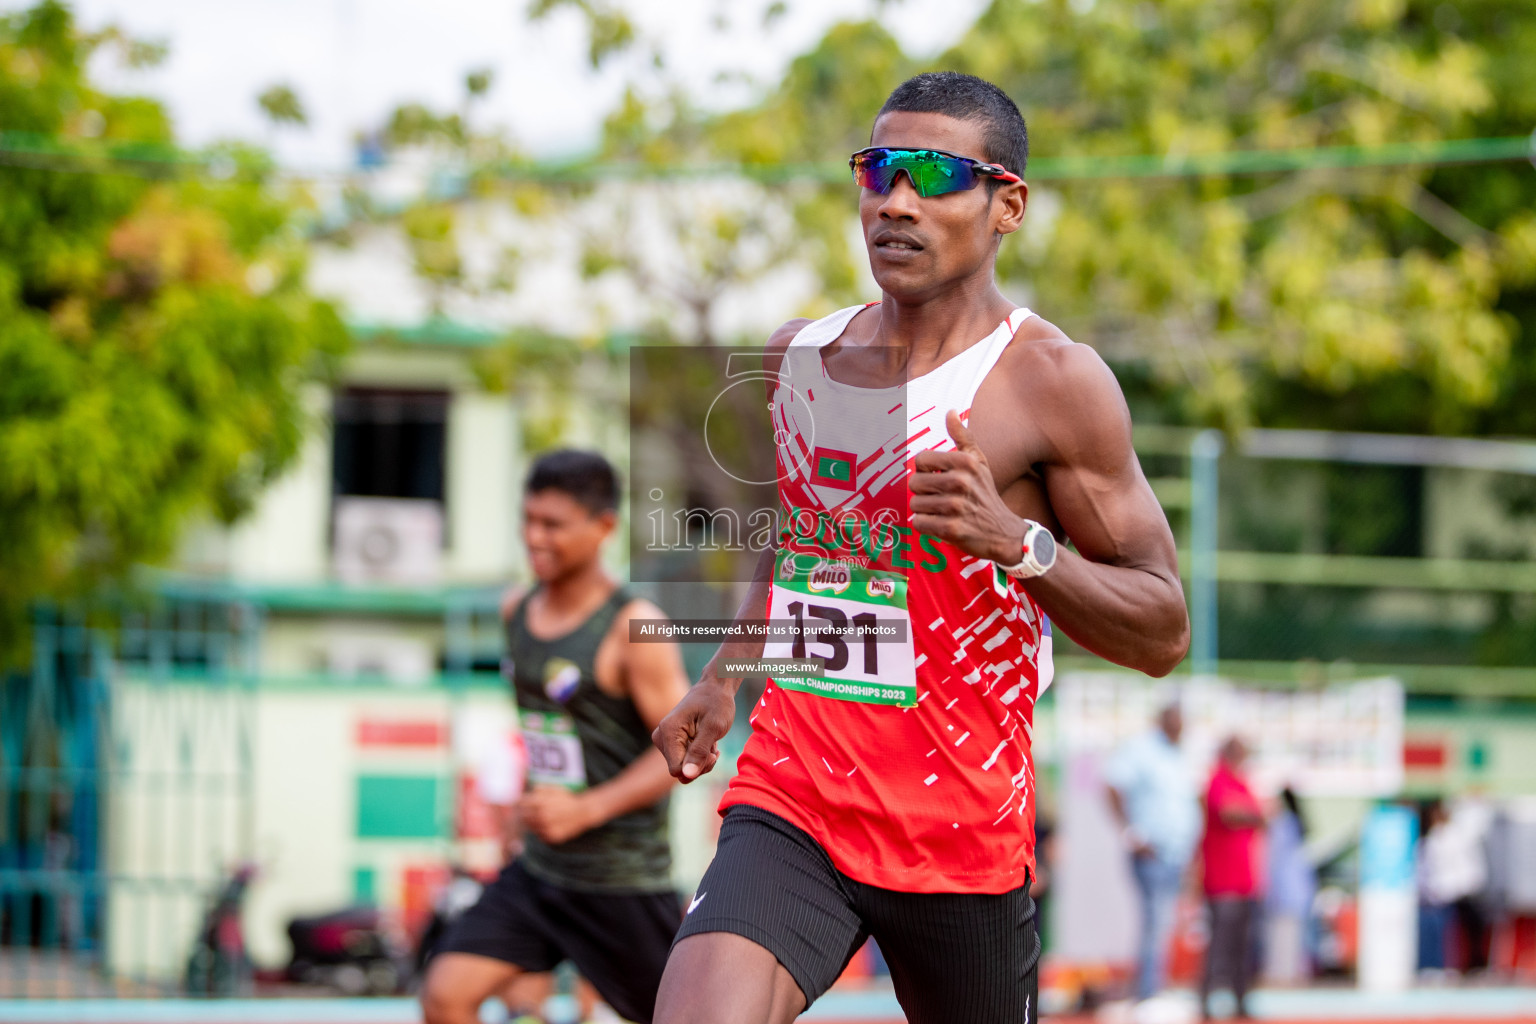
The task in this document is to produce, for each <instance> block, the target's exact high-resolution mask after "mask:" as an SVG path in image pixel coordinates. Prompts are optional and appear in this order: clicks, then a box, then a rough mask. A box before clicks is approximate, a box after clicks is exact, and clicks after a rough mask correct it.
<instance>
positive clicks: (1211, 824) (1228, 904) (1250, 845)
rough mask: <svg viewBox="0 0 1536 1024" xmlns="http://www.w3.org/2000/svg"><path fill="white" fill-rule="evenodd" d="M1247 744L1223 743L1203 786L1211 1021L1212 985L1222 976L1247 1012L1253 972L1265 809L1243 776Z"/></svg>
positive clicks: (1204, 1003)
mask: <svg viewBox="0 0 1536 1024" xmlns="http://www.w3.org/2000/svg"><path fill="white" fill-rule="evenodd" d="M1247 760H1248V747H1247V745H1246V744H1244V743H1243V741H1242V740H1241V739H1239V738H1237V737H1236V736H1233V737H1231V738H1230V739H1228V740H1227V741H1226V742H1225V743H1223V744H1222V745H1221V750H1220V752H1219V753H1218V754H1217V758H1216V769H1215V771H1213V772H1212V773H1211V782H1210V785H1209V786H1208V787H1207V788H1206V791H1205V837H1204V838H1203V840H1202V841H1201V844H1200V852H1201V857H1202V859H1203V860H1204V862H1205V898H1206V902H1207V904H1208V906H1209V907H1210V912H1211V944H1210V947H1209V948H1208V949H1207V950H1206V954H1205V971H1204V973H1203V974H1202V976H1201V979H1200V1013H1201V1017H1202V1018H1203V1019H1205V1020H1210V1016H1211V1009H1210V996H1211V988H1212V987H1213V985H1215V984H1216V983H1217V982H1219V981H1224V982H1226V984H1227V985H1228V986H1230V987H1231V989H1232V994H1233V995H1234V996H1236V997H1237V1016H1238V1017H1239V1018H1242V1019H1246V1018H1247V1017H1248V983H1249V981H1250V980H1251V977H1252V973H1253V944H1252V943H1253V933H1254V928H1255V925H1256V923H1257V916H1258V908H1259V897H1260V895H1261V885H1260V881H1259V880H1260V879H1261V878H1263V877H1264V873H1263V871H1262V870H1261V867H1262V866H1261V865H1260V864H1259V856H1260V850H1261V849H1262V847H1261V842H1262V839H1263V835H1264V833H1263V829H1264V810H1263V808H1262V807H1260V806H1259V801H1258V799H1257V798H1256V797H1255V796H1254V795H1253V790H1251V789H1249V788H1248V781H1247V779H1246V778H1244V776H1243V764H1244V762H1246V761H1247Z"/></svg>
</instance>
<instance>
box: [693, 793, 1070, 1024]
mask: <svg viewBox="0 0 1536 1024" xmlns="http://www.w3.org/2000/svg"><path fill="white" fill-rule="evenodd" d="M705 932H731V933H733V934H735V935H741V936H743V937H745V938H748V939H751V940H752V941H753V942H755V943H757V944H758V945H760V946H762V947H764V948H765V949H767V950H768V951H769V952H770V953H772V954H773V955H774V956H775V957H777V958H778V961H779V963H781V964H783V965H784V968H785V970H787V971H789V973H790V975H791V976H792V977H793V978H794V979H795V984H797V985H799V986H800V991H801V992H802V993H804V995H805V1001H806V1005H807V1006H809V1005H810V1004H811V1003H814V1002H815V1001H816V999H817V998H818V997H819V996H820V995H821V994H822V993H823V992H825V991H826V990H827V989H828V988H830V987H831V986H832V983H833V982H834V981H836V980H837V978H838V976H839V975H840V974H842V972H843V968H844V967H846V966H847V965H848V961H849V960H851V959H852V958H853V955H854V953H856V952H858V950H859V947H860V946H862V945H863V944H864V940H865V939H866V938H868V937H870V936H874V939H875V941H876V942H878V943H879V944H880V952H881V953H882V954H884V956H885V960H886V963H888V964H889V965H890V968H891V980H892V982H894V983H895V987H896V998H897V999H899V1000H900V1001H901V1007H902V1009H903V1010H905V1011H906V1015H907V1020H908V1021H909V1022H910V1024H954V1022H956V1021H964V1022H965V1024H1021V1022H1022V1024H1034V1021H1035V1018H1036V1005H1035V1004H1036V1002H1037V991H1038V980H1039V979H1038V975H1037V970H1036V968H1037V966H1038V964H1039V961H1040V940H1039V938H1038V936H1037V935H1036V934H1035V904H1034V901H1033V900H1032V899H1030V897H1029V886H1028V885H1027V884H1026V885H1025V886H1023V887H1022V888H1018V889H1014V890H1012V891H1011V892H1005V893H1002V894H1000V895H996V896H988V895H971V894H967V893H910V892H897V891H895V890H892V889H879V888H876V887H875V886H872V885H865V884H864V883H862V882H856V881H854V880H853V879H851V878H849V877H848V876H847V875H845V874H843V873H842V872H840V871H838V870H837V868H836V867H834V866H833V864H832V859H831V858H830V857H828V856H827V853H826V851H825V850H823V849H822V848H821V847H820V846H819V845H817V843H816V841H815V840H814V839H812V838H811V837H810V836H808V835H806V834H805V833H804V832H802V831H801V830H800V829H798V828H796V827H795V826H793V825H791V824H790V823H789V822H787V821H785V820H784V819H783V818H780V817H779V816H778V815H776V814H769V813H768V812H767V811H764V810H761V809H759V808H756V807H749V806H744V805H737V806H734V807H731V808H730V809H728V810H727V811H726V812H725V821H724V822H723V823H722V824H721V826H720V846H719V849H718V851H717V852H716V853H715V859H714V862H713V863H712V864H710V866H709V870H708V871H706V872H705V873H704V880H703V881H702V882H700V883H699V888H698V891H697V892H696V893H694V896H693V900H692V901H691V902H690V903H689V909H688V913H687V916H685V917H684V918H683V927H682V929H681V930H680V931H679V932H678V933H677V941H678V942H681V941H682V940H683V939H685V938H688V937H689V936H691V935H699V934H703V933H705Z"/></svg>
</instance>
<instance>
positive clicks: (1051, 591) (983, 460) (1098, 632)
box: [911, 343, 1189, 676]
mask: <svg viewBox="0 0 1536 1024" xmlns="http://www.w3.org/2000/svg"><path fill="white" fill-rule="evenodd" d="M1020 376H1021V378H1022V379H1025V380H1027V381H1028V382H1029V384H1028V391H1027V394H1025V395H1024V396H1021V398H1022V400H1023V401H1025V402H1027V403H1028V406H1029V408H1030V411H1031V416H1032V419H1033V420H1034V421H1035V422H1036V423H1037V424H1038V426H1039V428H1040V430H1041V432H1042V433H1043V434H1044V435H1045V439H1046V444H1047V450H1048V451H1049V456H1048V458H1046V459H1045V460H1044V461H1043V464H1042V466H1041V475H1042V478H1043V482H1044V484H1045V491H1046V496H1047V498H1048V500H1049V501H1050V503H1051V509H1052V511H1053V513H1054V514H1055V516H1056V520H1057V522H1058V523H1059V524H1060V526H1061V529H1062V532H1063V533H1065V534H1066V536H1067V537H1068V539H1070V540H1071V541H1072V542H1073V543H1074V544H1075V545H1077V548H1078V550H1077V551H1076V552H1074V551H1071V550H1068V549H1065V548H1063V549H1061V550H1060V553H1059V555H1058V557H1057V559H1056V564H1055V566H1054V567H1053V568H1052V569H1051V570H1050V572H1048V573H1046V574H1045V575H1044V576H1038V577H1035V578H1033V579H1030V580H1026V581H1025V582H1024V586H1025V589H1027V590H1028V591H1029V593H1030V596H1032V597H1033V598H1035V600H1037V601H1038V602H1040V606H1041V607H1042V608H1044V609H1045V612H1046V614H1047V615H1049V616H1050V617H1051V621H1052V622H1053V623H1055V624H1056V625H1057V626H1059V627H1060V628H1061V629H1062V631H1063V632H1065V633H1066V634H1067V635H1068V636H1069V637H1071V638H1072V639H1073V640H1075V641H1076V642H1077V643H1079V644H1081V645H1082V646H1083V647H1086V648H1087V649H1088V650H1090V651H1093V652H1094V653H1095V654H1097V655H1099V656H1100V657H1103V658H1106V659H1108V660H1110V661H1113V662H1115V663H1117V664H1120V665H1126V666H1129V667H1131V668H1136V669H1140V670H1141V671H1143V672H1147V673H1149V674H1151V675H1158V676H1161V675H1167V674H1168V673H1169V672H1171V671H1172V670H1173V668H1174V666H1175V665H1177V664H1178V663H1179V662H1180V661H1181V660H1182V659H1183V657H1184V653H1185V652H1186V651H1187V650H1188V649H1189V616H1188V614H1187V613H1186V611H1185V609H1184V592H1183V590H1182V588H1181V587H1180V586H1179V573H1178V560H1177V555H1176V554H1175V552H1174V547H1173V533H1172V531H1170V530H1169V528H1168V520H1167V518H1166V517H1165V516H1164V515H1163V510H1162V506H1160V505H1159V504H1158V503H1157V498H1156V497H1155V496H1153V494H1152V488H1151V487H1150V486H1149V485H1148V484H1147V481H1146V478H1145V477H1144V476H1142V473H1141V465H1140V464H1139V463H1138V462H1137V461H1136V453H1135V451H1134V450H1133V449H1132V448H1131V422H1130V413H1129V411H1128V410H1127V409H1126V407H1125V399H1124V397H1123V396H1122V395H1121V394H1120V386H1119V385H1118V384H1117V383H1116V382H1115V378H1114V375H1113V374H1111V373H1110V372H1109V367H1107V366H1105V365H1104V363H1103V361H1102V360H1100V359H1099V357H1098V355H1097V354H1096V353H1094V352H1093V350H1092V349H1088V348H1086V347H1084V346H1081V345H1072V344H1071V343H1067V344H1064V345H1057V346H1049V347H1046V346H1042V347H1041V348H1040V349H1038V350H1037V351H1036V352H1035V353H1032V354H1031V356H1030V357H1029V359H1028V360H1027V362H1026V364H1025V366H1024V368H1023V371H1022V372H1021V373H1020ZM946 422H947V425H948V429H949V433H950V436H951V437H952V438H953V439H954V442H955V450H953V451H926V452H920V453H919V454H918V455H917V457H916V459H915V460H914V462H915V467H916V470H917V472H915V473H914V474H913V476H912V478H911V488H912V505H911V507H912V513H913V516H912V525H913V527H914V528H916V529H917V530H918V531H920V532H922V533H928V534H932V535H934V536H937V537H942V538H943V539H945V540H947V541H949V542H950V543H952V544H954V545H955V546H956V547H958V548H960V549H961V550H962V551H965V552H966V553H968V554H970V555H973V556H975V557H978V558H990V559H993V560H995V561H997V562H999V563H1001V564H1004V565H1012V564H1013V563H1015V562H1017V561H1018V560H1019V552H1020V546H1021V544H1022V542H1023V538H1024V519H1023V518H1022V517H1020V516H1019V515H1017V514H1016V513H1014V512H1013V511H1012V510H1011V509H1009V508H1008V506H1007V505H1006V504H1005V503H1004V502H1003V499H1002V497H1001V495H1000V494H999V493H998V490H997V482H996V480H995V479H994V477H993V475H992V470H991V468H990V466H989V465H988V463H987V457H986V455H985V454H984V453H983V452H982V450H981V447H980V446H979V445H978V444H977V443H976V439H975V438H974V437H973V436H972V435H971V432H970V430H969V429H968V428H967V427H966V426H965V425H964V424H963V423H962V422H961V420H960V417H959V415H958V413H956V412H954V411H951V412H950V413H949V415H948V417H947V420H946Z"/></svg>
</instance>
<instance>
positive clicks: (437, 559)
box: [334, 498, 443, 586]
mask: <svg viewBox="0 0 1536 1024" xmlns="http://www.w3.org/2000/svg"><path fill="white" fill-rule="evenodd" d="M442 565H443V506H442V504H441V503H440V502H436V501H422V500H416V499H409V498H337V499H336V544H335V549H334V566H335V571H336V578H337V579H339V580H341V581H342V582H343V583H348V584H366V583H391V584H398V585H407V586H433V585H435V584H436V583H437V582H438V581H439V579H440V578H441V576H442Z"/></svg>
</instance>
